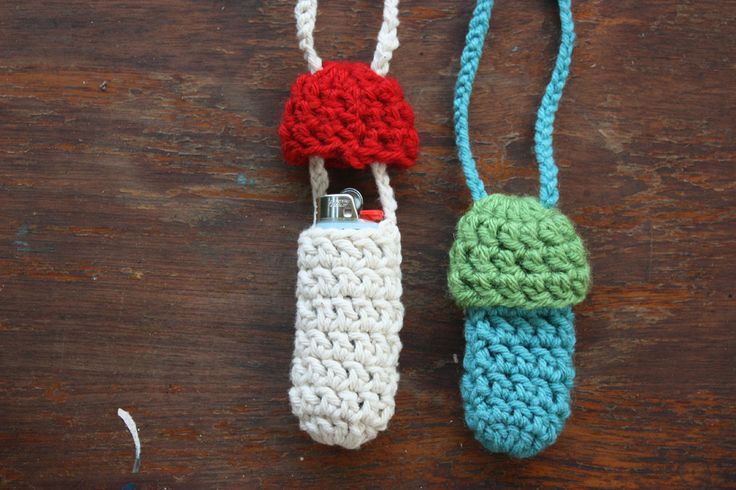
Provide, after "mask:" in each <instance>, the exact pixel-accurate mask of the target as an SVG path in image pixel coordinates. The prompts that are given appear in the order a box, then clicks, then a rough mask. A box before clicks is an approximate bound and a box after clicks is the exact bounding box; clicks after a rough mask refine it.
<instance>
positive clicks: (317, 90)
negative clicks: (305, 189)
mask: <svg viewBox="0 0 736 490" xmlns="http://www.w3.org/2000/svg"><path fill="white" fill-rule="evenodd" d="M279 136H280V137H281V150H282V151H283V153H284V158H285V159H286V161H287V163H289V164H291V165H306V164H307V163H308V162H309V157H312V156H320V157H322V158H324V159H325V163H326V164H327V165H330V166H333V167H353V168H357V169H361V168H364V167H365V166H366V165H369V164H371V163H385V164H386V165H396V166H398V167H404V168H405V167H410V166H412V165H414V163H416V159H417V154H418V153H419V136H418V135H417V131H416V129H415V128H414V112H413V111H412V109H411V106H410V105H409V103H408V102H406V100H404V93H403V92H402V90H401V87H400V86H399V82H397V81H396V80H395V79H393V78H388V77H382V76H380V75H379V74H377V73H376V72H375V71H373V70H372V69H371V68H370V66H368V65H366V64H364V63H345V62H325V63H324V65H323V68H322V69H321V70H319V71H317V72H316V73H314V74H310V73H306V74H303V75H301V76H300V77H299V78H298V79H297V80H296V82H295V83H294V86H293V87H292V88H291V98H290V99H289V101H288V102H287V103H286V108H285V109H284V117H283V119H282V121H281V125H280V126H279Z"/></svg>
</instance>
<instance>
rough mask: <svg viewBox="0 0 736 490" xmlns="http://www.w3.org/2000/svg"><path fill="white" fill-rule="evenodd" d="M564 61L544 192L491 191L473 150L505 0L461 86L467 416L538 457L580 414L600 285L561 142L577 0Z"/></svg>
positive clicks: (563, 11) (543, 142)
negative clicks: (575, 392) (559, 118)
mask: <svg viewBox="0 0 736 490" xmlns="http://www.w3.org/2000/svg"><path fill="white" fill-rule="evenodd" d="M558 4H559V8H560V24H561V27H562V32H561V39H560V47H559V51H558V54H557V60H556V62H555V68H554V70H553V72H552V77H551V79H550V82H549V84H548V85H547V89H546V90H545V93H544V96H543V98H542V102H541V104H540V107H539V110H538V112H537V121H536V124H535V128H534V130H535V131H534V142H535V147H534V149H535V154H536V158H537V165H538V167H539V180H540V188H539V199H538V200H537V199H534V198H530V197H516V196H505V195H499V194H492V195H490V196H489V195H488V194H487V193H486V190H485V186H484V183H483V181H482V179H481V178H480V175H479V173H478V169H477V166H476V164H475V159H474V158H473V154H472V151H471V148H470V135H469V122H468V112H469V111H468V108H469V103H470V97H471V95H472V91H473V82H474V80H475V75H476V72H477V70H478V65H479V62H480V57H481V54H482V52H483V44H484V42H485V38H486V35H487V33H488V29H489V27H490V20H491V10H492V8H493V0H478V1H477V3H476V7H475V10H474V11H473V16H472V18H471V20H470V24H469V26H468V34H467V37H466V41H465V48H464V49H463V53H462V57H461V66H460V72H459V73H458V78H457V84H456V86H455V99H454V109H455V114H454V115H455V136H456V142H457V147H458V157H459V159H460V164H461V165H462V168H463V172H464V173H465V178H466V181H467V185H468V188H469V189H470V194H471V196H472V198H473V200H474V201H475V204H474V205H473V207H472V208H471V209H470V210H469V211H468V212H467V213H466V215H465V216H463V217H462V218H461V219H460V221H459V223H458V227H457V235H456V240H455V243H454V244H453V247H452V250H451V252H450V268H449V271H448V286H449V289H450V292H451V294H452V295H453V297H454V298H455V300H456V302H457V303H458V304H459V305H460V306H462V307H464V308H466V311H465V315H466V322H465V339H466V342H467V346H466V349H465V357H464V361H463V365H464V374H463V377H462V382H461V385H460V392H461V394H462V398H463V403H464V408H465V420H466V422H467V424H468V426H469V427H470V428H471V429H472V430H473V432H474V433H475V437H476V439H477V440H478V441H480V442H481V444H483V446H485V447H486V448H487V449H488V450H490V451H492V452H501V453H506V454H509V455H511V456H514V457H520V458H526V457H530V456H534V455H536V454H537V453H539V451H541V450H542V449H544V448H545V447H547V446H548V445H550V444H552V443H553V442H554V441H555V440H556V439H557V436H558V435H559V434H560V432H561V431H562V429H563V427H564V424H565V421H566V419H567V418H568V417H569V415H570V390H571V389H572V386H573V378H574V376H575V371H574V369H573V363H572V358H573V352H574V345H575V329H574V323H573V322H574V318H573V314H572V309H571V305H573V304H576V303H578V302H580V301H582V300H583V298H584V297H585V294H586V293H587V290H588V288H589V285H590V267H589V265H588V262H587V257H586V252H585V248H584V246H583V242H582V240H581V239H580V237H579V236H578V235H577V233H576V232H575V229H574V226H573V224H572V222H571V221H570V220H569V219H567V218H566V217H565V216H564V215H563V214H562V213H560V212H559V211H558V210H557V209H555V206H556V204H557V201H558V199H559V191H558V182H557V165H556V164H555V160H554V155H553V145H552V134H553V130H554V120H555V114H556V112H557V108H558V106H559V102H560V99H561V97H562V92H563V89H564V87H565V83H566V81H567V78H568V75H569V70H570V62H571V58H572V51H573V45H574V42H575V32H574V25H573V19H572V12H571V10H570V8H571V5H570V0H558Z"/></svg>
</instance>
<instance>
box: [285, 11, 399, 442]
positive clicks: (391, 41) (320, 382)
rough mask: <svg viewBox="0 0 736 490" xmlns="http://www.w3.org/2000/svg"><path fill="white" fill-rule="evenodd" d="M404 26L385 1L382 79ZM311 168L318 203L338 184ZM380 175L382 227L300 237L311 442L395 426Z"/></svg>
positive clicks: (304, 417)
mask: <svg viewBox="0 0 736 490" xmlns="http://www.w3.org/2000/svg"><path fill="white" fill-rule="evenodd" d="M316 14H317V1H316V0H299V1H298V2H297V5H296V9H295V15H296V23H297V38H298V40H299V47H300V48H301V49H302V51H303V52H304V57H305V59H306V61H307V64H308V66H309V69H310V71H311V72H312V73H314V72H316V71H318V70H320V69H321V68H322V60H321V58H320V57H319V55H318V54H317V52H316V50H315V49H314V38H313V31H314V26H315V21H316ZM398 24H399V22H398V0H386V1H385V2H384V12H383V24H382V26H381V30H380V32H379V35H378V44H377V47H376V52H375V54H374V58H373V62H372V64H371V68H373V70H375V71H376V72H377V73H378V74H380V75H385V74H386V73H387V72H388V69H389V63H390V61H391V56H392V53H393V51H394V49H396V48H397V47H398V45H399V42H398V38H397V35H396V28H397V26H398ZM309 171H310V180H311V185H312V197H313V198H314V199H315V202H316V200H317V199H318V198H319V197H320V196H322V195H324V194H325V193H326V192H327V188H328V185H329V179H328V175H327V171H326V169H325V166H324V160H323V159H322V158H320V157H316V156H315V157H312V158H311V159H310V164H309ZM371 171H372V172H373V175H374V177H375V180H376V186H377V188H378V194H379V198H380V201H381V206H382V208H383V211H384V216H385V217H384V220H383V221H381V222H380V223H379V224H378V227H377V228H362V229H337V228H320V227H317V226H314V225H313V226H312V227H310V228H307V229H306V230H304V231H303V232H302V233H301V235H300V236H299V248H298V266H299V274H298V278H297V286H296V297H297V312H296V325H295V328H296V335H295V341H294V355H293V359H292V365H291V382H292V388H291V389H290V390H289V400H290V402H291V408H292V411H293V413H294V415H296V416H297V417H298V418H299V427H300V428H301V429H302V430H304V431H305V432H307V433H308V434H309V435H310V436H311V437H312V439H314V440H315V441H317V442H320V443H323V444H329V445H338V446H342V447H344V448H347V449H357V448H359V447H360V446H361V445H362V444H363V443H365V442H367V441H370V440H372V439H374V438H375V437H376V436H377V435H378V432H380V431H382V430H385V429H386V427H387V425H388V422H389V420H390V419H391V417H392V416H393V414H394V409H395V406H396V403H395V400H394V396H395V394H396V390H397V387H398V381H399V373H398V369H397V368H398V362H399V352H400V351H401V341H400V339H399V331H400V330H401V326H402V324H403V319H404V306H403V305H402V304H401V293H402V289H401V269H400V266H401V235H400V233H399V229H398V227H397V226H396V208H397V205H396V199H395V198H394V193H393V190H392V188H391V185H390V182H389V177H388V173H387V170H386V165H384V164H380V163H375V164H372V165H371Z"/></svg>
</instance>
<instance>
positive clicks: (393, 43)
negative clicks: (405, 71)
mask: <svg viewBox="0 0 736 490" xmlns="http://www.w3.org/2000/svg"><path fill="white" fill-rule="evenodd" d="M398 27H399V0H385V1H384V2H383V23H382V24H381V30H380V31H378V43H377V44H376V51H375V53H373V62H371V68H373V71H375V72H376V73H378V74H379V75H381V76H382V77H385V76H386V74H387V73H388V68H389V64H390V63H391V58H392V57H393V54H394V51H395V50H396V48H398V47H399V35H398V29H397V28H398Z"/></svg>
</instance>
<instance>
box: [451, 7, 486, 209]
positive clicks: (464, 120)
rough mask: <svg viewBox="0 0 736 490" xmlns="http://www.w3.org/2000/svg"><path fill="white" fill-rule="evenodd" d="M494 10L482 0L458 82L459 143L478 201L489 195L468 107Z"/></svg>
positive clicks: (459, 154) (455, 105) (457, 140)
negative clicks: (477, 158)
mask: <svg viewBox="0 0 736 490" xmlns="http://www.w3.org/2000/svg"><path fill="white" fill-rule="evenodd" d="M491 10H493V0H478V3H477V4H476V6H475V10H474V11H473V17H472V18H471V19H470V25H469V26H468V35H467V36H466V37H465V48H464V49H463V54H462V56H461V57H460V73H458V75H457V82H456V83H455V99H454V110H455V112H454V114H455V144H456V145H457V154H458V157H459V158H460V165H462V167H463V172H464V173H465V181H466V182H467V184H468V188H469V189H470V194H471V196H472V197H473V200H475V201H477V200H478V199H482V198H484V197H486V196H487V195H488V194H486V189H485V186H484V185H483V180H482V179H481V178H480V175H478V168H477V167H476V165H475V158H473V151H472V150H471V149H470V133H469V130H468V107H469V106H470V96H471V95H472V93H473V82H474V81H475V74H476V73H477V72H478V64H479V63H480V57H481V55H482V54H483V44H484V43H485V41H486V34H488V29H489V27H490V25H491Z"/></svg>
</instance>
